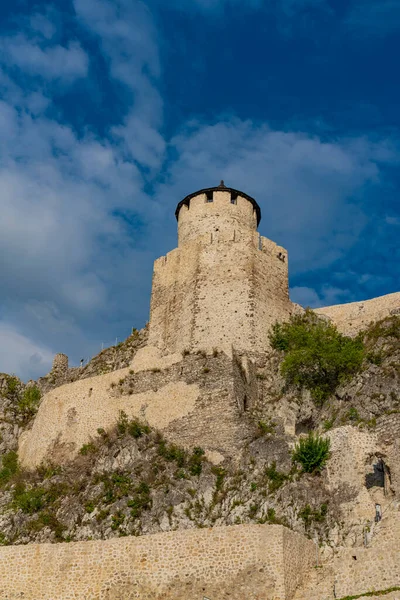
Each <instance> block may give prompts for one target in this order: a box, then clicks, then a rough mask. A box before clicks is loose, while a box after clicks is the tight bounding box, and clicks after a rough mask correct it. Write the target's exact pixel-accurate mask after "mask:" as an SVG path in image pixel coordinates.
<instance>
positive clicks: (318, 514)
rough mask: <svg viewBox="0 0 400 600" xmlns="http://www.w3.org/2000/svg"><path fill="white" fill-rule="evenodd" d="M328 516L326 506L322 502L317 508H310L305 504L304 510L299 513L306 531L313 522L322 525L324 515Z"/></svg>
mask: <svg viewBox="0 0 400 600" xmlns="http://www.w3.org/2000/svg"><path fill="white" fill-rule="evenodd" d="M327 514H328V504H327V503H326V502H324V503H323V504H321V506H320V507H319V509H318V508H314V509H313V508H311V506H310V505H309V504H306V505H305V506H304V508H302V509H301V511H299V517H300V519H303V521H304V525H305V528H306V529H308V528H309V527H310V525H311V523H313V522H314V521H316V522H317V523H322V522H323V521H325V519H326V515H327Z"/></svg>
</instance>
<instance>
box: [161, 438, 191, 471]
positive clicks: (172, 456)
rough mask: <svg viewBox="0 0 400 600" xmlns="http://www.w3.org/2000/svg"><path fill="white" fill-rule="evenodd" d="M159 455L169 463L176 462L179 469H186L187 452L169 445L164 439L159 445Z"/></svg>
mask: <svg viewBox="0 0 400 600" xmlns="http://www.w3.org/2000/svg"><path fill="white" fill-rule="evenodd" d="M158 454H159V455H160V456H162V457H163V458H165V460H167V461H168V462H173V461H175V462H176V464H177V465H178V467H184V466H185V463H186V456H185V451H184V450H183V448H180V447H179V446H176V445H175V444H167V442H166V441H165V440H164V439H160V440H159V443H158Z"/></svg>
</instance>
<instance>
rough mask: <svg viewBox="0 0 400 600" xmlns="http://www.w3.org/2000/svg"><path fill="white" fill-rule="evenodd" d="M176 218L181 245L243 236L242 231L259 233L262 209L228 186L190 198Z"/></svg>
mask: <svg viewBox="0 0 400 600" xmlns="http://www.w3.org/2000/svg"><path fill="white" fill-rule="evenodd" d="M175 216H176V218H177V221H178V246H182V245H183V244H185V243H187V242H189V241H191V240H195V239H196V238H199V237H201V236H206V237H207V236H215V237H221V236H225V237H226V236H227V235H228V236H229V235H230V234H232V233H235V234H236V235H240V233H241V232H242V231H245V232H249V231H257V227H258V225H259V223H260V220H261V210H260V207H259V206H258V204H257V202H256V201H255V200H254V198H252V197H251V196H248V195H247V194H245V193H243V192H240V191H239V190H235V189H233V188H228V187H226V186H225V184H224V182H223V181H221V183H220V185H219V186H218V187H213V188H206V189H204V190H199V191H198V192H194V193H193V194H189V195H188V196H186V197H185V198H184V199H183V200H181V202H179V204H178V206H177V208H176V211H175Z"/></svg>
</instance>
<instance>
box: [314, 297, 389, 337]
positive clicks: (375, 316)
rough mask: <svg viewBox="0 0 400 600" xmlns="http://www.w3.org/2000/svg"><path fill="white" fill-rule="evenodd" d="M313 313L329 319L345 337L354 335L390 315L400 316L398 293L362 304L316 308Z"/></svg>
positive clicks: (350, 303)
mask: <svg viewBox="0 0 400 600" xmlns="http://www.w3.org/2000/svg"><path fill="white" fill-rule="evenodd" d="M315 312H316V313H317V314H319V315H324V316H326V317H329V318H330V319H331V321H333V323H335V325H336V326H337V328H338V329H339V331H341V332H342V333H344V334H345V335H356V334H357V333H358V332H359V331H361V330H362V329H365V328H366V327H368V325H369V324H370V323H372V322H374V321H380V320H381V319H384V318H385V317H389V316H390V315H400V292H395V293H394V294H387V295H386V296H380V297H379V298H372V300H364V301H363V302H349V303H348V304H336V305H334V306H326V307H324V308H317V309H316V311H315Z"/></svg>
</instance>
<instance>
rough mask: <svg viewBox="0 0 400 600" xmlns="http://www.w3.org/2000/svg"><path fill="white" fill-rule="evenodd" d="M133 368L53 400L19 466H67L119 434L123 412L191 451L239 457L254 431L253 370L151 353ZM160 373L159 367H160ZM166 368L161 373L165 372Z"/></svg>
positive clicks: (51, 395)
mask: <svg viewBox="0 0 400 600" xmlns="http://www.w3.org/2000/svg"><path fill="white" fill-rule="evenodd" d="M150 357H151V359H150V360H149V361H148V362H147V361H146V360H145V359H147V358H148V356H147V353H146V352H144V353H143V354H141V355H140V356H138V358H137V360H135V359H134V361H133V363H132V367H136V369H137V370H135V369H134V368H125V369H119V370H118V371H113V372H111V373H106V374H104V375H98V376H97V377H91V378H87V379H81V380H78V381H75V382H73V383H69V384H65V385H62V386H60V387H57V388H55V389H53V390H51V391H50V392H48V393H47V394H46V395H45V396H44V398H43V400H42V402H41V405H40V408H39V411H38V414H37V415H36V418H35V421H34V423H33V426H32V429H30V430H28V431H26V432H24V433H23V434H22V435H21V437H20V441H19V457H20V460H21V463H22V464H23V465H24V466H25V467H28V468H33V467H35V466H37V465H39V464H40V463H41V462H42V461H44V460H46V459H47V460H50V459H51V460H52V462H60V463H61V462H64V461H66V460H69V459H71V458H73V457H74V456H76V454H77V453H78V451H79V450H80V448H81V447H82V446H83V444H86V443H88V442H90V440H91V439H92V438H94V437H96V436H97V430H98V429H99V428H103V429H106V430H107V429H110V428H112V427H114V426H115V424H116V422H117V420H118V416H119V413H120V411H124V412H125V413H126V414H127V415H128V417H130V418H132V417H137V418H140V419H141V420H142V421H145V422H147V423H148V424H149V425H150V426H152V427H155V428H157V429H159V430H160V431H162V432H164V434H165V435H166V436H167V437H168V439H170V440H171V441H174V442H176V443H179V444H182V445H184V446H186V447H188V448H193V447H195V446H201V447H203V448H204V449H205V450H207V451H208V452H209V453H211V454H210V456H211V457H212V456H213V454H212V453H217V456H219V457H226V456H235V455H236V454H237V453H238V452H240V450H241V448H242V447H243V444H244V442H245V441H246V439H247V437H248V433H249V430H250V427H251V424H250V423H249V419H248V410H249V409H250V408H251V405H252V402H253V399H254V398H255V396H256V389H257V388H256V379H255V375H254V372H253V368H252V363H249V364H247V363H246V364H247V368H246V369H245V368H244V367H242V366H241V362H240V359H238V358H236V357H235V356H233V357H231V358H229V357H228V356H226V354H224V353H223V352H221V353H219V354H217V355H215V356H214V355H211V356H205V355H204V356H203V355H202V354H194V355H185V356H184V357H183V356H182V355H171V356H168V357H165V359H157V358H156V356H155V355H154V353H152V352H150ZM155 365H159V366H155ZM161 367H162V368H161Z"/></svg>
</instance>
